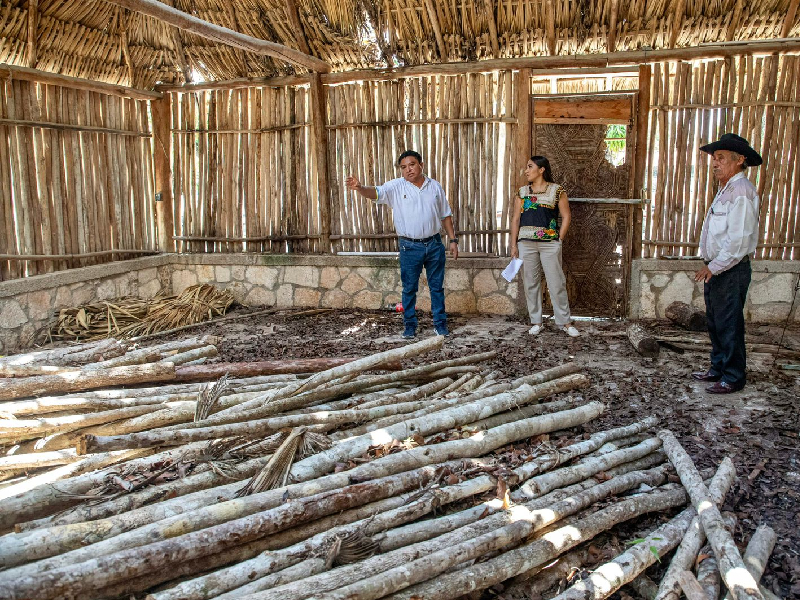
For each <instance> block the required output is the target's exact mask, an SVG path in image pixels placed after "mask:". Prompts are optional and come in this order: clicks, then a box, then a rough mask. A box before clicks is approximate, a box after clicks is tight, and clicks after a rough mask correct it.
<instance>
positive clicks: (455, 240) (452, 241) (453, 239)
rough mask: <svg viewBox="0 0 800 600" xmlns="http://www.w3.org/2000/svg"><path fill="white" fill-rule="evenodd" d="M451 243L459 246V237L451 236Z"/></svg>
mask: <svg viewBox="0 0 800 600" xmlns="http://www.w3.org/2000/svg"><path fill="white" fill-rule="evenodd" d="M450 243H451V244H455V245H456V246H457V245H458V238H450Z"/></svg>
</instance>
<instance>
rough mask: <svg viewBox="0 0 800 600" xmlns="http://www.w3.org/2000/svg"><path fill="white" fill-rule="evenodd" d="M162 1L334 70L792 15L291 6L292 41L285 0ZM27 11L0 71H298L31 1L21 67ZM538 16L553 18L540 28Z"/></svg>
mask: <svg viewBox="0 0 800 600" xmlns="http://www.w3.org/2000/svg"><path fill="white" fill-rule="evenodd" d="M164 1H165V3H167V4H169V5H172V6H175V7H176V8H178V9H180V10H183V11H185V12H188V13H190V14H193V15H195V16H197V17H199V18H202V19H204V20H207V21H211V22H214V23H217V24H220V25H224V26H226V27H229V28H231V29H234V30H237V31H240V32H242V33H246V34H249V35H251V36H253V37H256V38H261V39H264V40H269V41H274V42H278V43H281V44H284V45H287V46H290V47H293V48H301V47H302V41H300V40H299V39H298V35H303V36H305V39H306V40H307V44H308V48H309V49H310V53H311V54H313V55H314V56H316V57H319V58H321V59H323V60H325V61H327V62H329V63H330V64H331V65H332V67H333V69H334V70H336V71H346V70H352V69H363V68H371V67H386V66H392V65H417V64H423V63H436V62H447V61H471V60H481V59H484V58H504V57H520V56H535V55H546V54H549V53H550V51H551V50H552V48H548V35H547V31H548V26H550V27H552V26H554V28H555V40H556V47H555V52H556V53H557V54H576V53H577V54H581V53H593V52H604V51H606V50H607V48H608V45H607V43H608V42H607V32H608V30H609V25H610V23H611V21H612V10H613V7H616V6H618V15H617V19H616V28H615V35H614V36H613V37H614V39H615V48H616V49H617V50H634V49H641V48H643V47H650V48H654V49H660V48H666V47H669V46H670V45H671V44H673V43H674V45H675V46H676V47H681V46H693V45H697V44H701V43H707V42H719V41H726V40H730V39H736V40H749V39H767V38H777V37H780V35H781V33H782V29H783V25H784V21H785V19H786V13H787V11H788V10H789V6H790V4H791V0H763V1H760V2H754V3H750V2H743V0H647V1H645V0H634V1H630V2H629V1H627V0H459V1H458V2H456V0H349V1H348V0H294V2H293V3H294V4H296V7H297V12H298V13H299V17H300V22H301V23H302V30H303V31H302V32H297V31H296V30H295V28H293V27H292V20H291V18H290V16H289V10H290V9H288V8H287V6H291V4H292V0H226V1H222V2H220V1H218V0H164ZM36 4H37V3H36V2H35V0H34V1H32V0H0V62H5V63H10V64H16V65H22V66H34V67H35V68H37V69H40V70H45V71H52V72H56V73H62V74H65V75H72V76H76V77H84V78H88V79H95V80H99V81H105V82H109V83H119V84H126V85H131V86H134V87H140V88H152V87H153V86H154V85H155V84H156V83H157V82H170V83H182V82H184V79H185V77H186V76H188V77H191V78H195V79H201V80H205V81H212V80H225V79H233V78H238V77H266V76H274V75H281V74H290V73H294V72H297V71H298V70H302V69H297V68H295V67H292V65H289V64H287V63H283V62H281V61H276V60H273V59H271V58H269V57H264V56H260V55H256V54H252V53H249V52H246V51H242V50H237V49H234V48H231V47H229V46H225V45H222V44H219V43H215V42H212V41H209V40H207V39H204V38H201V37H199V36H197V35H194V34H188V33H185V32H182V31H179V30H177V29H176V28H174V27H171V26H168V25H165V24H164V23H162V22H159V21H157V20H156V19H153V18H151V17H146V16H143V15H140V14H138V13H133V12H131V11H128V10H126V9H123V8H119V7H118V6H116V5H114V4H110V3H108V2H105V1H104V0H39V2H38V9H35V10H36V15H37V19H36V21H35V22H36V26H35V30H36V38H37V41H36V44H35V45H36V49H35V50H36V62H35V64H30V63H29V61H28V52H30V50H29V49H28V48H27V46H28V37H29V33H28V32H29V19H28V13H29V6H30V5H33V6H34V7H36ZM549 7H553V9H554V10H553V13H554V18H553V19H552V20H551V21H550V22H549V23H548V18H547V15H548V14H550V13H549V12H548V8H549ZM432 13H435V18H434V17H433V15H432ZM676 15H682V16H678V17H677V18H676ZM492 20H493V22H492ZM676 23H677V26H678V27H677V29H676V28H675V25H676ZM437 30H438V32H437ZM551 31H552V29H551ZM673 31H675V32H677V35H673ZM798 32H800V27H798V26H797V25H796V26H794V27H792V28H791V31H790V33H795V34H796V33H798ZM783 33H785V31H783ZM550 39H551V40H552V37H551V38H550Z"/></svg>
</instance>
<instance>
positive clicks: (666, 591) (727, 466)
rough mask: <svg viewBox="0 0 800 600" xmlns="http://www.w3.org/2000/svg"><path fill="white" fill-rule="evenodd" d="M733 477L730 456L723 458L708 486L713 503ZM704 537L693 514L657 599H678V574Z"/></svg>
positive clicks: (688, 566) (719, 501) (689, 563)
mask: <svg viewBox="0 0 800 600" xmlns="http://www.w3.org/2000/svg"><path fill="white" fill-rule="evenodd" d="M735 477H736V469H735V467H734V466H733V461H731V459H730V458H725V459H723V461H722V463H720V466H719V469H717V474H716V475H714V478H713V479H712V480H711V485H710V488H709V493H710V494H711V498H712V499H713V501H714V503H715V504H717V505H719V504H722V501H723V500H724V499H725V495H726V494H727V493H728V490H729V489H730V487H731V485H733V480H734V479H735ZM705 539H706V534H705V532H704V531H703V527H702V525H701V524H700V517H698V516H697V515H695V517H694V519H693V520H692V523H691V524H690V525H689V530H688V531H687V532H686V535H685V536H684V538H683V540H682V541H681V544H680V546H678V549H677V550H676V551H675V555H674V556H673V557H672V561H671V562H670V564H669V567H668V568H667V571H666V573H664V576H663V577H662V578H661V584H660V585H659V586H658V595H657V596H656V599H657V600H679V598H680V583H679V581H678V574H679V573H681V572H682V571H688V570H689V569H691V568H692V565H693V564H694V561H695V559H696V558H697V553H698V552H699V551H700V548H701V547H702V546H703V543H704V542H705Z"/></svg>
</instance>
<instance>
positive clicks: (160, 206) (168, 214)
mask: <svg viewBox="0 0 800 600" xmlns="http://www.w3.org/2000/svg"><path fill="white" fill-rule="evenodd" d="M171 99H172V94H164V97H163V98H161V99H159V100H153V101H152V102H151V103H150V110H151V111H152V114H153V166H154V171H155V173H154V175H155V181H156V187H155V192H156V226H157V227H158V248H159V250H161V251H162V252H175V241H174V240H173V239H172V236H173V235H174V224H173V220H172V187H171V184H170V178H171V170H170V164H169V154H170V153H169V149H170V141H171V139H170V138H171V136H170V127H169V125H170V120H171ZM159 194H160V198H161V199H160V200H159V199H158V198H159V196H158V195H159Z"/></svg>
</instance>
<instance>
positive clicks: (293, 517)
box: [0, 467, 438, 600]
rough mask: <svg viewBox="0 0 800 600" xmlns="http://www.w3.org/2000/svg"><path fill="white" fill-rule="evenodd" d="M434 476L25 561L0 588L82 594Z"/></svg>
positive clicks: (6, 574) (394, 479) (10, 592)
mask: <svg viewBox="0 0 800 600" xmlns="http://www.w3.org/2000/svg"><path fill="white" fill-rule="evenodd" d="M437 474H438V469H435V468H433V467H423V468H421V469H417V470H415V471H409V472H405V473H401V474H398V475H393V476H390V477H387V478H382V479H379V480H374V481H370V482H367V483H360V484H355V485H351V486H348V487H346V488H343V489H338V490H333V491H331V492H324V493H322V494H318V495H315V496H311V497H308V498H302V499H298V500H292V501H289V502H286V503H284V504H283V505H281V506H279V507H276V508H273V509H270V510H260V511H259V512H256V513H255V514H251V515H249V516H247V517H243V518H239V519H234V520H232V521H228V522H225V523H223V524H221V525H216V526H211V527H209V526H207V525H206V524H204V523H200V524H199V526H200V527H204V528H203V529H201V530H199V531H194V532H191V533H187V534H183V535H177V536H175V537H171V538H170V539H165V540H162V541H159V542H155V543H150V544H147V545H145V546H139V547H136V548H131V549H129V550H123V551H120V552H115V553H112V554H105V555H96V554H95V555H94V556H95V558H92V559H90V560H86V561H84V562H81V563H77V564H70V565H67V566H65V567H58V568H51V569H48V570H45V571H41V572H38V573H35V574H32V575H29V574H21V571H20V570H21V569H25V568H26V567H29V566H30V565H26V566H25V567H17V568H15V569H9V570H6V571H3V572H0V589H2V590H4V593H5V594H6V595H7V596H8V597H11V598H24V597H35V598H37V599H39V600H49V599H51V598H59V597H62V596H65V595H66V596H71V595H76V594H80V593H85V592H88V591H91V590H94V589H98V588H102V587H107V586H110V585H114V584H116V583H119V582H121V581H125V580H127V579H131V578H134V577H140V576H142V575H146V574H147V573H148V571H149V570H150V569H152V568H153V565H158V566H159V568H165V569H166V568H170V567H172V566H179V565H181V564H184V563H187V562H190V561H196V560H197V559H199V558H202V557H206V556H209V555H212V554H215V553H217V552H221V551H224V550H226V549H228V548H231V547H234V546H236V545H240V544H243V543H248V542H251V541H254V540H256V539H259V538H261V537H265V536H268V535H270V534H273V533H275V532H278V531H282V530H284V529H288V528H289V527H292V526H294V525H297V524H299V523H301V522H307V521H308V520H312V519H316V518H320V517H322V516H326V515H328V514H332V513H335V512H339V511H341V510H346V509H348V508H351V507H353V506H359V505H363V504H365V503H367V502H372V501H375V500H379V499H382V498H387V497H390V496H394V495H397V494H400V493H403V492H406V491H409V490H410V489H414V488H418V487H420V486H425V485H426V484H427V483H428V482H430V481H431V480H432V479H433V478H435V477H436V476H437ZM257 496H258V494H256V495H253V496H248V497H247V498H239V499H237V500H235V501H231V502H228V503H224V504H227V505H231V504H232V503H236V502H239V501H243V502H246V501H248V500H252V499H253V498H256V497H257ZM215 508H216V509H217V510H218V511H219V512H220V513H222V512H223V511H224V510H225V508H227V507H226V506H222V505H218V506H217V507H215ZM174 534H175V531H173V532H172V535H174ZM46 562H47V561H40V563H35V564H37V565H39V566H40V568H46V566H44V565H42V563H46ZM198 569H202V566H201V565H198Z"/></svg>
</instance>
